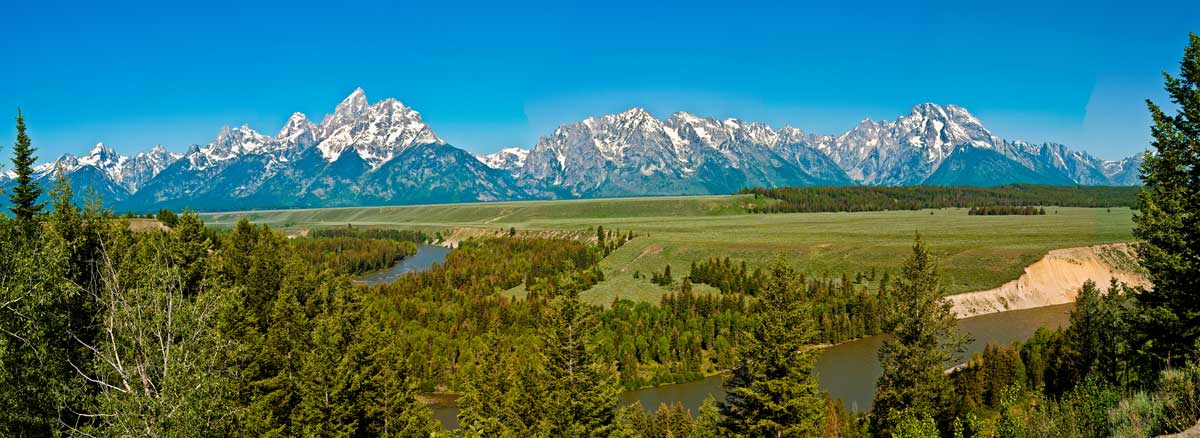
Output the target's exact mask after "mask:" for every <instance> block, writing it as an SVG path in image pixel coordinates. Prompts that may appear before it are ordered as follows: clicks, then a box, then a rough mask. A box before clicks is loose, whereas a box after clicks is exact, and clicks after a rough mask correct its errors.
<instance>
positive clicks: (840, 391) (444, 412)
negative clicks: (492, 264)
mask: <svg viewBox="0 0 1200 438" xmlns="http://www.w3.org/2000/svg"><path fill="white" fill-rule="evenodd" d="M449 252H450V249H448V248H443V247H440V246H432V245H419V250H418V251H417V254H416V255H414V256H412V257H409V258H407V259H404V260H403V261H401V262H400V263H398V264H396V266H393V267H391V268H389V269H388V270H386V271H381V272H378V273H375V274H371V275H367V276H363V277H359V281H362V282H364V283H366V284H369V285H375V284H379V283H387V282H391V281H395V280H396V279H397V278H399V277H400V276H401V275H404V274H406V273H409V272H417V271H423V270H425V269H429V267H430V266H432V265H433V264H434V263H439V262H442V261H444V260H445V259H446V254H448V253H449ZM1072 307H1074V304H1063V305H1058V306H1049V307H1041V308H1037V309H1029V310H1014V311H1011V312H1002V313H993V314H990V315H982V316H976V317H974V318H967V319H964V320H961V321H959V322H958V325H959V327H960V328H962V329H963V330H964V331H966V332H967V333H968V334H969V335H970V336H971V338H972V339H973V341H972V342H971V343H970V345H968V346H967V349H966V352H965V353H963V355H962V359H963V360H965V359H967V358H970V357H971V355H972V354H974V353H976V352H982V351H983V347H984V346H986V345H987V344H988V343H995V344H1009V343H1012V342H1013V341H1018V340H1024V339H1028V338H1029V337H1030V336H1031V335H1033V332H1034V331H1036V330H1037V329H1038V328H1039V327H1048V328H1056V327H1061V326H1063V325H1066V324H1067V321H1068V312H1070V311H1071V308H1072ZM884 339H886V337H885V336H883V335H880V336H872V337H869V338H863V339H859V340H857V341H851V342H846V343H842V344H838V345H835V346H832V347H829V348H826V349H825V350H824V351H823V352H822V353H821V356H820V357H819V358H817V363H816V372H817V380H818V381H819V382H820V385H821V389H823V390H825V391H829V394H830V395H832V396H833V397H834V398H840V399H841V400H842V401H843V402H844V403H845V404H846V408H848V409H851V410H854V409H857V410H860V411H863V410H868V409H870V408H871V399H872V397H873V396H874V394H875V381H876V380H878V379H879V375H880V374H881V373H882V370H881V369H880V368H879V360H878V359H877V357H876V352H877V351H878V350H879V346H880V345H882V344H883V341H884ZM724 394H725V393H724V392H723V391H722V390H721V376H712V377H708V378H705V379H703V380H697V381H695V382H687V383H680V384H677V385H664V386H658V387H654V388H646V389H639V390H636V391H627V392H624V393H621V396H620V397H621V404H622V405H626V404H631V403H634V402H638V401H640V402H641V403H642V406H643V407H645V408H646V409H651V410H653V409H657V408H658V405H659V404H661V403H668V404H669V403H674V402H680V403H683V406H684V407H685V408H687V409H690V410H692V412H693V413H694V412H696V411H697V410H698V409H699V408H700V404H701V403H703V402H704V399H705V398H707V397H708V396H710V395H711V396H713V397H714V398H716V399H717V400H720V399H722V398H723V397H724ZM450 400H452V398H447V399H446V402H447V403H444V404H440V405H437V406H434V407H433V417H434V418H436V419H437V420H438V421H441V423H442V425H443V426H445V427H446V428H448V429H455V428H457V427H458V418H457V415H458V408H457V407H455V406H453V403H452V402H451V401H450Z"/></svg>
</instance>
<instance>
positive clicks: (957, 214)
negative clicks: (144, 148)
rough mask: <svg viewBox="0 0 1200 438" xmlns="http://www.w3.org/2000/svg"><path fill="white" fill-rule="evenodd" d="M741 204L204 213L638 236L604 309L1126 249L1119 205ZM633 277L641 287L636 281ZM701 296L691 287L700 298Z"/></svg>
mask: <svg viewBox="0 0 1200 438" xmlns="http://www.w3.org/2000/svg"><path fill="white" fill-rule="evenodd" d="M761 202H767V201H764V200H756V199H754V197H752V196H749V195H734V196H687V197H659V198H629V199H596V200H572V201H530V202H497V203H476V204H446V205H424V206H403V207H355V208H328V209H308V210H279V211H253V212H230V213H211V214H204V215H203V216H204V219H205V220H206V221H207V222H208V223H209V224H210V225H213V226H217V227H228V226H230V225H232V224H233V223H235V222H237V221H238V220H239V219H241V218H243V217H245V218H248V219H250V220H251V221H254V222H256V223H266V224H270V225H271V226H272V227H276V228H281V229H291V230H300V229H306V228H315V227H333V226H346V225H347V224H352V225H355V226H363V227H387V228H400V229H419V230H424V231H427V232H430V233H436V232H441V233H443V235H445V236H453V235H463V236H468V235H480V234H502V233H505V232H507V231H508V230H509V228H515V229H516V230H518V231H519V232H521V233H529V234H531V235H546V234H551V235H552V234H554V233H558V232H570V234H572V235H589V234H588V233H594V229H595V227H596V226H604V228H606V229H614V230H621V231H633V232H634V233H636V234H638V235H639V237H638V238H636V239H634V240H633V241H631V242H629V243H627V244H626V245H625V246H624V247H622V248H621V249H619V250H617V251H615V252H614V253H613V254H612V255H610V256H609V257H607V258H606V259H605V260H604V261H603V262H602V263H601V267H602V269H603V270H604V273H605V278H606V279H605V281H604V282H602V283H600V284H599V285H597V286H596V287H595V288H593V289H592V290H589V291H588V292H587V293H586V294H585V295H586V296H587V298H588V299H589V300H591V301H593V302H597V303H607V302H611V301H612V300H613V299H614V298H617V297H625V298H632V299H640V300H656V299H657V297H658V296H659V295H661V294H663V293H664V292H666V291H668V290H669V289H668V288H665V287H660V286H657V285H654V284H652V283H650V281H649V276H650V273H651V272H661V271H662V270H663V268H664V267H665V266H666V265H668V264H670V265H671V268H672V273H673V275H674V277H675V278H676V279H679V278H682V277H683V276H684V275H686V274H687V272H688V267H689V265H690V264H691V263H692V262H693V261H698V260H702V259H705V258H708V257H713V256H716V257H729V258H731V259H733V260H735V261H745V262H746V263H747V265H748V266H750V267H751V268H754V267H761V266H765V265H766V264H768V263H770V261H771V260H773V259H774V258H776V257H783V258H784V259H785V260H786V261H787V262H789V263H792V264H794V265H796V266H797V267H799V268H800V269H802V270H804V271H805V272H808V273H810V274H811V275H819V276H837V277H840V276H842V275H848V276H850V277H851V278H853V277H854V276H855V274H856V273H858V272H863V273H868V272H870V271H871V270H875V271H876V272H877V273H879V274H882V273H883V272H892V273H893V274H894V273H895V272H896V271H897V270H898V269H899V264H900V263H901V261H902V260H903V259H904V257H905V255H906V254H907V252H908V251H909V250H910V246H911V244H912V239H913V234H914V233H917V232H919V233H921V234H922V235H923V236H924V237H925V238H926V240H927V241H928V242H929V244H930V246H931V247H932V248H933V250H934V251H935V252H936V253H937V254H938V255H939V256H940V258H941V263H942V270H943V273H944V286H945V289H946V291H947V293H951V294H953V293H961V292H968V291H973V290H980V289H988V288H992V287H996V286H999V285H1001V284H1003V283H1005V282H1007V281H1010V280H1013V279H1015V278H1017V277H1019V276H1020V275H1021V272H1022V270H1023V268H1024V267H1025V266H1027V265H1029V264H1031V263H1033V262H1034V261H1036V260H1037V259H1039V258H1041V257H1042V256H1043V255H1044V254H1046V252H1048V251H1050V250H1052V249H1057V248H1068V247H1076V246H1086V245H1095V244H1101V243H1111V242H1123V241H1129V240H1132V235H1131V228H1132V225H1131V224H1132V222H1131V217H1132V212H1131V210H1129V209H1125V208H1113V209H1104V208H1061V207H1047V213H1048V214H1046V215H1044V216H968V215H967V210H966V209H936V210H919V211H886V212H863V213H795V214H748V213H745V208H746V207H747V206H748V205H750V204H754V203H761ZM634 272H640V273H641V274H643V277H644V278H641V279H635V278H634V276H633V274H634ZM704 289H706V288H701V290H704Z"/></svg>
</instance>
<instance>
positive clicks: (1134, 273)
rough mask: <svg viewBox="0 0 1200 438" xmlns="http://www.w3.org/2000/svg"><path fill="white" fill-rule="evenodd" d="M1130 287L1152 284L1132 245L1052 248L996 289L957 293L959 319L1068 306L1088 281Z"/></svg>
mask: <svg viewBox="0 0 1200 438" xmlns="http://www.w3.org/2000/svg"><path fill="white" fill-rule="evenodd" d="M1113 278H1115V279H1117V281H1119V282H1124V283H1127V284H1129V285H1130V286H1149V281H1147V280H1146V278H1145V276H1143V275H1142V273H1141V272H1139V267H1138V264H1137V258H1136V255H1135V254H1134V248H1133V247H1132V246H1131V245H1130V244H1127V243H1115V244H1109V245H1096V246H1085V247H1079V248H1064V249H1056V250H1053V251H1050V252H1049V253H1048V254H1046V256H1045V257H1043V258H1042V259H1041V260H1038V261H1037V262H1035V263H1034V264H1032V265H1029V266H1028V267H1026V268H1025V273H1024V274H1022V275H1021V277H1020V278H1018V279H1016V280H1013V281H1010V282H1008V283H1005V284H1004V285H1002V286H1000V287H998V288H995V289H990V290H984V291H977V292H969V293H965V294H958V295H951V296H948V297H947V299H949V300H950V301H951V302H952V303H953V304H954V312H955V313H956V314H958V317H959V318H969V317H972V316H978V315H984V314H988V313H996V312H1004V311H1008V310H1021V309H1032V308H1035V307H1043V306H1052V305H1056V304H1067V303H1071V302H1074V301H1075V295H1076V294H1078V293H1079V288H1080V287H1081V286H1083V283H1084V282H1085V281H1087V280H1092V281H1094V282H1096V285H1097V286H1098V287H1100V288H1101V289H1107V288H1108V284H1109V282H1110V281H1111V279H1113Z"/></svg>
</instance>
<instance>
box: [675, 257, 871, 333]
mask: <svg viewBox="0 0 1200 438" xmlns="http://www.w3.org/2000/svg"><path fill="white" fill-rule="evenodd" d="M876 280H877V278H876V272H875V271H874V270H872V271H871V272H869V273H861V272H860V273H857V274H856V275H855V279H854V281H851V280H850V277H849V276H846V275H843V276H842V277H841V278H840V279H835V278H821V277H809V276H808V275H807V274H803V273H800V274H798V280H797V281H798V282H799V283H800V284H801V285H802V286H803V294H802V296H803V298H804V299H805V300H806V302H808V303H809V310H810V312H811V313H812V318H814V319H815V320H816V321H817V329H818V332H819V334H818V335H817V337H816V339H817V340H819V341H820V342H822V343H838V342H844V341H848V340H852V339H857V338H861V337H864V336H871V335H876V334H879V333H880V332H881V327H882V323H883V318H884V317H885V316H886V312H887V309H888V308H889V306H888V305H887V300H888V299H889V298H888V297H889V296H890V293H889V287H890V284H889V283H890V279H889V274H888V273H886V272H885V273H883V274H882V277H880V278H878V280H879V281H878V282H876ZM685 281H687V282H691V283H698V284H699V283H703V284H708V285H710V286H713V287H716V288H717V289H719V290H720V291H721V292H722V293H726V294H729V293H733V294H746V295H751V296H756V295H758V294H759V293H761V291H762V290H763V289H764V288H765V287H766V286H767V285H768V284H770V281H771V279H770V276H769V275H768V273H767V272H766V271H763V270H762V269H761V268H756V269H754V270H753V271H751V270H749V269H748V268H747V267H746V262H744V261H743V262H739V263H733V262H732V261H730V259H729V258H728V257H724V258H720V257H710V258H708V259H705V260H702V261H700V262H692V265H691V271H690V272H689V273H688V275H687V277H686V279H685Z"/></svg>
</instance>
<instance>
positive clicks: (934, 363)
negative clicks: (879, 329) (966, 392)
mask: <svg viewBox="0 0 1200 438" xmlns="http://www.w3.org/2000/svg"><path fill="white" fill-rule="evenodd" d="M900 273H901V276H900V278H899V279H897V281H896V284H895V287H894V288H893V289H892V298H893V300H894V301H893V304H894V305H895V306H896V308H895V309H894V313H891V314H889V319H890V320H889V321H887V324H886V325H887V327H886V328H887V329H888V330H889V331H890V332H891V333H892V334H893V335H894V338H893V339H889V340H887V341H884V343H883V346H882V347H881V348H880V349H879V364H880V365H881V366H882V367H883V375H882V376H880V377H879V384H878V385H877V387H876V390H875V401H874V404H873V411H872V414H871V429H872V431H873V432H874V433H875V435H876V436H889V435H891V434H893V433H895V432H896V431H897V427H898V426H900V425H901V424H902V423H905V422H907V421H925V420H927V419H936V420H938V422H939V424H941V425H942V426H943V428H944V429H945V428H947V427H948V426H949V422H950V421H952V420H953V413H952V412H950V407H951V402H952V397H953V387H952V386H951V385H950V379H949V377H947V375H946V373H945V369H946V366H947V364H948V363H949V362H950V361H951V360H952V359H953V358H954V353H955V352H957V351H960V350H961V349H962V346H963V345H964V344H965V343H966V339H965V337H964V336H963V335H962V334H961V333H959V331H958V328H957V321H956V320H955V316H954V311H953V309H952V308H951V305H950V302H949V301H948V300H946V299H945V298H943V297H942V295H943V290H942V285H941V275H940V273H939V272H938V265H937V259H936V258H935V257H934V256H933V255H932V254H930V253H929V250H928V249H926V248H925V242H924V241H922V240H921V236H920V234H918V235H917V236H916V242H915V243H914V244H913V254H912V256H911V257H909V258H908V260H906V261H905V262H904V266H903V268H901V271H900Z"/></svg>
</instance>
